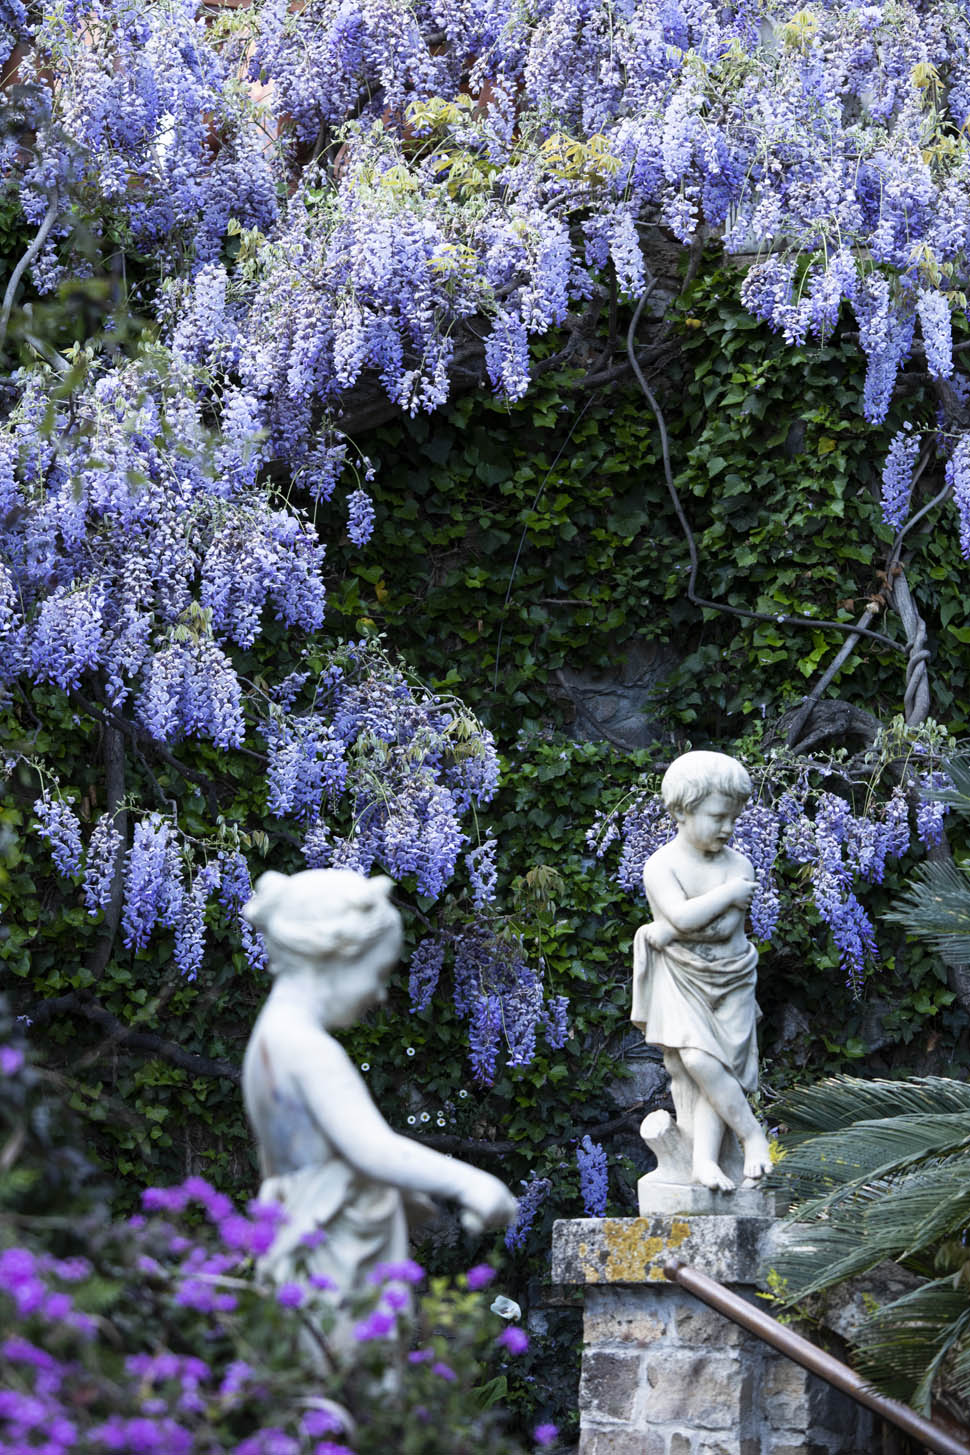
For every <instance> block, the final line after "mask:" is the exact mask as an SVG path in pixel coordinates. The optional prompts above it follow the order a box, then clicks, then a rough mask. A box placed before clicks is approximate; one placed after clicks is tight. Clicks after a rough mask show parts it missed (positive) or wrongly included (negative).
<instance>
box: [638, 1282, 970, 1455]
mask: <svg viewBox="0 0 970 1455" xmlns="http://www.w3.org/2000/svg"><path fill="white" fill-rule="evenodd" d="M664 1274H665V1275H666V1277H667V1278H669V1279H670V1281H671V1282H672V1283H677V1284H679V1285H680V1287H681V1288H684V1289H686V1290H687V1292H688V1293H692V1294H694V1296H695V1297H696V1298H699V1299H700V1300H701V1302H702V1303H706V1304H708V1305H709V1306H710V1307H711V1308H713V1309H716V1310H717V1312H718V1313H719V1314H723V1315H724V1316H725V1318H728V1319H732V1320H733V1321H734V1323H736V1324H740V1325H741V1327H742V1329H747V1330H748V1332H749V1333H752V1334H754V1335H755V1336H756V1338H759V1339H762V1340H763V1341H764V1342H765V1343H766V1344H770V1345H771V1347H772V1348H773V1349H777V1350H778V1352H779V1353H780V1354H784V1355H785V1356H786V1357H787V1358H788V1359H793V1360H794V1361H795V1363H796V1364H801V1365H802V1367H803V1368H804V1369H807V1370H808V1371H809V1373H811V1374H817V1375H818V1377H819V1378H820V1379H824V1380H826V1381H827V1383H829V1384H832V1385H834V1386H835V1388H836V1389H840V1390H842V1392H843V1393H844V1394H848V1395H850V1396H851V1397H852V1399H854V1400H857V1401H858V1402H859V1404H863V1405H866V1407H867V1408H868V1409H871V1410H873V1411H874V1412H875V1413H876V1414H877V1415H879V1417H880V1418H881V1419H884V1420H888V1421H889V1423H890V1424H893V1425H895V1426H896V1427H897V1429H900V1430H902V1431H903V1432H904V1434H907V1435H910V1436H911V1437H912V1438H913V1439H914V1440H919V1441H920V1443H921V1444H923V1445H925V1446H926V1448H927V1450H932V1451H934V1455H970V1444H967V1442H966V1441H965V1440H962V1439H960V1438H959V1437H958V1436H956V1435H953V1434H951V1433H950V1431H949V1430H946V1429H944V1428H943V1426H942V1425H939V1424H937V1423H935V1422H934V1421H933V1420H927V1419H924V1417H923V1416H922V1415H918V1414H917V1413H916V1411H915V1410H913V1409H910V1407H909V1405H905V1404H900V1403H899V1401H898V1400H895V1399H887V1398H886V1396H885V1395H882V1394H876V1393H875V1391H874V1390H872V1389H870V1388H869V1386H868V1385H867V1384H866V1382H865V1380H864V1379H862V1378H860V1376H859V1375H858V1374H856V1373H855V1372H854V1370H852V1369H850V1368H849V1366H848V1365H847V1364H843V1363H842V1361H841V1360H840V1359H836V1358H834V1357H833V1355H831V1354H826V1353H825V1351H824V1349H818V1348H816V1346H815V1345H814V1344H813V1343H811V1342H810V1340H808V1339H804V1338H803V1337H802V1335H801V1334H796V1333H795V1331H794V1329H790V1328H788V1326H787V1325H786V1324H780V1323H779V1322H778V1320H777V1319H773V1318H772V1317H771V1315H770V1314H766V1313H765V1312H764V1310H763V1309H759V1308H753V1307H752V1305H751V1304H749V1303H748V1302H746V1300H745V1299H743V1298H741V1297H740V1296H739V1295H738V1294H736V1293H732V1292H731V1290H730V1289H729V1288H725V1287H724V1285H723V1284H721V1283H718V1282H717V1280H716V1279H714V1278H709V1277H708V1276H707V1274H706V1273H700V1272H698V1270H697V1269H696V1268H690V1267H688V1266H687V1264H686V1263H678V1262H676V1261H672V1262H670V1263H668V1264H667V1265H666V1266H665V1268H664Z"/></svg>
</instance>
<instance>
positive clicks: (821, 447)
mask: <svg viewBox="0 0 970 1455" xmlns="http://www.w3.org/2000/svg"><path fill="white" fill-rule="evenodd" d="M838 447H839V442H838V440H834V439H833V438H832V436H831V435H830V434H823V435H822V437H821V439H820V440H819V442H818V452H819V454H820V455H830V454H831V453H832V451H833V450H836V449H838Z"/></svg>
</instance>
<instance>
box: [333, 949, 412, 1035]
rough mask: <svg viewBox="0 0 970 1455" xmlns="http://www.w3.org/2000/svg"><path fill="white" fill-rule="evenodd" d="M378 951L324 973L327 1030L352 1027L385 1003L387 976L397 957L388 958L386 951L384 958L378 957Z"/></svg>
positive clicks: (365, 954) (375, 950) (373, 950)
mask: <svg viewBox="0 0 970 1455" xmlns="http://www.w3.org/2000/svg"><path fill="white" fill-rule="evenodd" d="M379 948H380V947H376V948H375V949H372V950H371V951H370V952H369V953H366V952H365V953H364V954H363V955H362V956H361V958H360V959H358V960H350V961H348V963H347V964H346V965H343V966H341V967H340V968H339V969H336V968H330V969H328V970H327V971H326V977H327V1005H326V1023H327V1025H328V1026H334V1027H337V1028H341V1029H342V1028H346V1027H347V1026H352V1025H355V1024H356V1022H357V1021H358V1020H359V1019H360V1017H361V1016H362V1015H363V1014H364V1012H365V1011H367V1010H369V1009H370V1008H371V1006H372V1005H380V1004H381V1003H382V1002H383V1001H385V1000H386V999H387V981H388V976H389V975H390V971H391V967H392V965H393V964H394V963H395V961H396V959H397V953H396V951H395V953H394V954H393V956H391V957H390V958H388V955H387V947H386V946H385V947H383V949H384V953H383V954H380V953H378V950H379Z"/></svg>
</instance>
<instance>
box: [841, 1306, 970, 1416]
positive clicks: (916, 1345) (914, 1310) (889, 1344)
mask: <svg viewBox="0 0 970 1455" xmlns="http://www.w3.org/2000/svg"><path fill="white" fill-rule="evenodd" d="M968 1334H970V1305H968V1303H967V1295H966V1291H965V1290H964V1289H955V1288H954V1287H953V1280H952V1279H951V1278H940V1279H936V1280H935V1281H934V1282H932V1283H924V1284H921V1285H920V1287H919V1288H915V1289H913V1290H912V1292H910V1293H907V1294H904V1295H903V1297H902V1298H897V1299H895V1300H894V1301H893V1302H892V1303H889V1304H885V1305H884V1306H883V1307H882V1308H881V1309H878V1310H877V1311H876V1313H875V1314H874V1315H873V1316H872V1318H871V1319H869V1320H868V1321H867V1323H866V1324H865V1325H863V1327H862V1329H860V1331H859V1335H858V1340H857V1344H856V1350H857V1361H856V1362H857V1367H858V1369H859V1372H860V1373H861V1374H863V1375H864V1376H865V1377H866V1378H867V1379H871V1380H873V1382H876V1383H878V1385H879V1387H880V1389H883V1390H885V1391H886V1393H888V1394H892V1395H894V1396H895V1397H897V1398H901V1399H906V1400H909V1402H910V1403H911V1404H913V1405H914V1406H915V1407H916V1408H917V1409H919V1410H922V1411H923V1412H924V1413H925V1412H928V1410H929V1406H930V1400H931V1395H932V1389H933V1384H934V1382H935V1380H936V1378H937V1376H938V1374H939V1371H940V1369H941V1367H942V1365H943V1363H944V1361H945V1360H946V1358H947V1356H948V1355H949V1354H950V1353H951V1352H952V1351H954V1350H957V1349H959V1348H960V1347H961V1346H962V1345H963V1344H964V1343H965V1342H966V1339H967V1336H968Z"/></svg>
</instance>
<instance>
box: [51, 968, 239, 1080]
mask: <svg viewBox="0 0 970 1455" xmlns="http://www.w3.org/2000/svg"><path fill="white" fill-rule="evenodd" d="M68 1011H71V1012H73V1013H74V1014H75V1015H80V1016H83V1017H84V1019H85V1020H89V1021H92V1022H93V1023H94V1024H95V1025H98V1026H101V1027H102V1028H103V1029H104V1030H106V1031H107V1032H108V1033H109V1035H110V1036H112V1037H113V1038H114V1039H115V1040H117V1041H118V1042H119V1043H120V1044H121V1045H124V1046H128V1047H130V1048H131V1050H133V1051H149V1052H150V1053H151V1054H152V1055H154V1056H161V1057H163V1058H164V1059H165V1060H166V1061H170V1062H171V1063H172V1065H173V1066H178V1067H179V1068H180V1069H181V1070H182V1071H188V1072H190V1073H191V1074H192V1075H193V1076H213V1077H215V1076H221V1077H225V1078H226V1080H228V1081H236V1082H238V1081H239V1079H240V1070H239V1067H238V1066H235V1065H233V1063H232V1062H231V1061H222V1060H217V1059H213V1058H212V1057H210V1056H197V1055H195V1053H194V1052H192V1051H185V1050H183V1049H182V1047H181V1046H179V1045H178V1044H177V1043H176V1042H175V1041H169V1040H167V1039H166V1038H165V1037H164V1036H157V1035H155V1034H154V1032H152V1031H136V1030H132V1029H131V1028H130V1027H129V1026H126V1025H125V1024H124V1022H123V1021H120V1020H119V1019H118V1017H117V1016H114V1015H112V1014H111V1012H110V1011H109V1010H105V1008H104V1006H101V1005H98V1004H96V1003H95V1002H94V1001H92V1000H84V999H83V998H82V997H81V996H80V995H78V994H77V992H76V991H73V990H72V991H70V992H69V993H68V994H67V995H59V996H57V997H55V999H53V1000H44V1001H41V1003H40V1004H39V1005H36V1006H34V1007H33V1009H32V1010H31V1011H30V1012H29V1015H30V1019H31V1021H32V1022H33V1024H35V1025H43V1024H44V1023H45V1022H46V1021H49V1020H52V1019H53V1018H54V1016H57V1015H64V1014H66V1013H67V1012H68Z"/></svg>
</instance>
